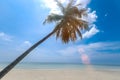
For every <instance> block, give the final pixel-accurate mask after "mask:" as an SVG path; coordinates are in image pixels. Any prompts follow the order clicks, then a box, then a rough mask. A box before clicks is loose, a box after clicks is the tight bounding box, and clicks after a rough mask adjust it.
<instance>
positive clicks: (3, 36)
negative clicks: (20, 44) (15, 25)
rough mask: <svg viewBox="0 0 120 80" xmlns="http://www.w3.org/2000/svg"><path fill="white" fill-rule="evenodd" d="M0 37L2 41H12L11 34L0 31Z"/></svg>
mask: <svg viewBox="0 0 120 80" xmlns="http://www.w3.org/2000/svg"><path fill="white" fill-rule="evenodd" d="M0 39H1V40H4V41H12V36H9V35H7V34H6V33H4V32H0Z"/></svg>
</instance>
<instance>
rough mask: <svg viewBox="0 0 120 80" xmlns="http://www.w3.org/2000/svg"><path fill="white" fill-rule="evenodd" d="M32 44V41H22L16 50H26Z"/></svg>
mask: <svg viewBox="0 0 120 80" xmlns="http://www.w3.org/2000/svg"><path fill="white" fill-rule="evenodd" d="M31 45H32V43H31V42H30V41H24V42H23V43H22V44H20V45H19V46H18V47H17V48H16V50H17V51H23V50H26V49H27V48H29V47H30V46H31Z"/></svg>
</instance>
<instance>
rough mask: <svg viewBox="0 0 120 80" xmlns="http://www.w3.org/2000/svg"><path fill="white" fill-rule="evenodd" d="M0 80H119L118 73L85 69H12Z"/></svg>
mask: <svg viewBox="0 0 120 80" xmlns="http://www.w3.org/2000/svg"><path fill="white" fill-rule="evenodd" d="M1 80H120V71H112V70H110V71H109V70H94V69H92V68H86V69H13V70H12V71H10V72H9V73H8V74H7V75H6V76H5V77H4V78H2V79H1Z"/></svg>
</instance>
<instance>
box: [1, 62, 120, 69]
mask: <svg viewBox="0 0 120 80" xmlns="http://www.w3.org/2000/svg"><path fill="white" fill-rule="evenodd" d="M8 64H9V63H0V69H3V68H4V67H6V66H7V65H8ZM90 66H91V67H93V68H94V69H102V70H103V69H112V70H113V69H116V70H120V66H115V65H90ZM86 67H87V65H84V64H79V63H77V64H75V63H74V64H73V63H19V64H18V65H17V66H16V67H15V68H17V69H62V68H75V69H84V68H86Z"/></svg>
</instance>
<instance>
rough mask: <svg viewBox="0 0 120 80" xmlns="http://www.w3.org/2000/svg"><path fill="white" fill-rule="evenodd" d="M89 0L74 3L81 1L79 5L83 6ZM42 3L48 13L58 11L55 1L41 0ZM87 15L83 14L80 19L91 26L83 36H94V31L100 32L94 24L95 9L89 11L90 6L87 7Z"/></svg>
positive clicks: (65, 1)
mask: <svg viewBox="0 0 120 80" xmlns="http://www.w3.org/2000/svg"><path fill="white" fill-rule="evenodd" d="M60 1H61V3H63V4H66V3H67V2H68V0H60ZM90 1H91V0H77V1H76V3H75V4H78V3H81V4H82V5H81V6H80V7H82V8H85V7H87V5H88V4H89V3H90ZM42 3H43V4H42V5H44V7H46V8H48V9H50V13H57V14H59V13H60V9H59V8H58V6H57V4H56V2H55V1H54V0H42ZM87 13H88V16H83V17H82V19H83V20H85V21H87V22H89V27H91V25H93V26H92V28H91V30H89V31H87V32H86V33H84V34H83V38H90V37H92V36H94V35H95V34H96V33H98V32H100V31H99V30H98V29H97V28H96V27H95V26H96V25H95V24H94V22H96V19H97V17H98V16H97V15H96V11H91V8H88V11H87Z"/></svg>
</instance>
